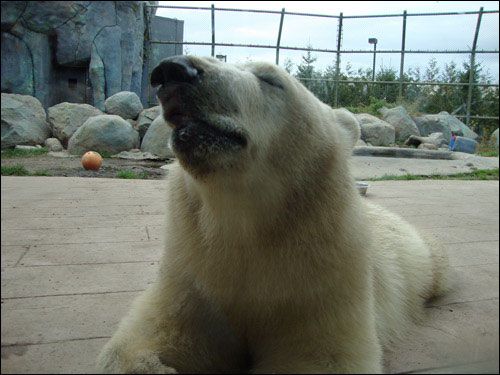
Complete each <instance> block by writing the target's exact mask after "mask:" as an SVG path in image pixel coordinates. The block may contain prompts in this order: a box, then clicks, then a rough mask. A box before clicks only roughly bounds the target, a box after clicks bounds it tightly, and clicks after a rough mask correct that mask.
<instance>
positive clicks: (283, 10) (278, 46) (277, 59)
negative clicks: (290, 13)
mask: <svg viewBox="0 0 500 375" xmlns="http://www.w3.org/2000/svg"><path fill="white" fill-rule="evenodd" d="M283 18H285V8H282V9H281V20H280V28H279V31H278V42H277V43H276V65H279V64H280V42H281V30H282V29H283Z"/></svg>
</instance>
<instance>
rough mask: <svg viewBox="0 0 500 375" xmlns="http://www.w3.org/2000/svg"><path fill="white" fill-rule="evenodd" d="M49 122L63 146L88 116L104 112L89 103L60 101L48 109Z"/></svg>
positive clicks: (65, 145) (66, 144)
mask: <svg viewBox="0 0 500 375" xmlns="http://www.w3.org/2000/svg"><path fill="white" fill-rule="evenodd" d="M48 112H49V122H50V124H51V126H52V132H53V134H54V136H55V137H56V138H58V139H59V140H60V141H61V143H62V144H63V145H64V147H67V146H68V141H69V139H70V138H71V136H72V135H73V134H74V133H75V131H76V130H77V129H78V128H79V127H80V126H82V125H83V123H84V122H85V121H87V119H88V118H90V117H93V116H99V115H103V114H104V113H103V112H101V111H100V110H98V109H97V108H95V107H92V106H91V105H89V104H77V103H68V102H64V103H60V104H57V105H55V106H53V107H50V108H49V109H48Z"/></svg>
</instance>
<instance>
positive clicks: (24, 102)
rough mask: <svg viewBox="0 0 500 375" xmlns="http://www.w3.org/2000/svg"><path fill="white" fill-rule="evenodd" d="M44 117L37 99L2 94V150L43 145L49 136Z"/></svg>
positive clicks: (44, 114) (27, 96) (43, 111)
mask: <svg viewBox="0 0 500 375" xmlns="http://www.w3.org/2000/svg"><path fill="white" fill-rule="evenodd" d="M46 117H47V115H46V113H45V110H44V109H43V107H42V104H41V103H40V101H39V100H38V99H36V98H34V97H32V96H29V95H18V94H5V93H2V115H1V119H2V149H4V148H10V147H14V146H16V145H37V144H41V143H43V142H44V141H45V139H47V138H49V137H50V134H51V132H50V128H49V125H48V123H47V121H46Z"/></svg>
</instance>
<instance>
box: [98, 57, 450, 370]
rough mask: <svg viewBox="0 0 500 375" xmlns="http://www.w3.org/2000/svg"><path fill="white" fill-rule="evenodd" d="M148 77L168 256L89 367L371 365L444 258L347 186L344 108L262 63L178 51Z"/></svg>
mask: <svg viewBox="0 0 500 375" xmlns="http://www.w3.org/2000/svg"><path fill="white" fill-rule="evenodd" d="M151 83H152V85H153V86H159V85H161V87H160V89H159V91H158V97H159V99H160V102H161V105H162V109H163V116H164V118H165V120H166V121H167V122H168V123H169V125H170V126H171V127H172V128H173V133H172V139H171V145H172V148H173V150H174V152H175V153H176V155H177V158H178V164H177V165H176V166H175V167H174V168H173V169H172V170H171V172H170V173H169V176H168V199H167V216H166V229H165V235H166V241H165V242H166V245H165V252H164V255H163V258H162V262H161V264H160V271H159V275H158V279H157V281H156V283H155V284H153V285H152V286H151V287H150V288H149V289H148V290H147V291H146V292H144V294H143V295H142V296H140V297H139V298H138V299H137V300H136V301H135V303H134V305H133V307H132V309H131V311H130V312H129V314H128V315H127V317H126V318H125V319H124V320H123V321H122V323H121V325H120V327H119V329H118V332H116V334H115V335H114V336H113V337H112V339H111V340H110V341H109V342H108V343H107V344H106V346H105V347H104V349H103V351H102V352H101V354H100V356H99V358H98V368H99V370H100V371H103V372H118V373H120V372H121V373H141V372H143V373H144V372H149V373H173V372H187V373H199V372H201V373H210V372H216V373H227V372H230V373H236V372H246V373H248V372H251V373H274V372H277V373H282V372H284V373H321V372H326V373H335V372H338V373H379V372H382V348H384V347H387V346H388V345H389V344H390V343H391V342H392V341H394V340H395V339H397V338H398V337H400V336H402V335H403V333H404V332H406V331H407V330H408V329H409V328H410V327H411V326H412V324H413V321H414V320H417V319H419V318H420V317H421V315H422V311H423V309H422V305H423V303H424V301H425V299H427V298H429V297H432V296H435V295H439V294H441V293H442V292H443V291H445V290H446V289H447V288H448V285H449V282H448V279H449V278H448V271H447V270H448V267H447V258H446V256H445V254H444V253H443V251H442V249H441V248H440V247H439V246H438V245H437V244H436V243H434V242H433V241H432V240H431V239H428V238H425V237H423V236H422V235H421V234H419V233H418V232H417V231H416V229H414V228H413V227H411V226H410V225H409V224H407V223H405V222H404V221H403V220H402V219H401V218H399V217H398V216H396V215H393V214H391V213H388V212H386V211H385V210H383V209H381V208H379V207H376V206H373V205H371V204H368V203H367V202H366V201H364V200H363V198H361V197H360V196H359V194H358V193H357V190H356V188H355V184H354V181H353V179H352V177H351V174H350V171H349V168H348V159H349V157H350V155H351V152H352V147H353V146H354V144H355V143H356V141H357V139H358V138H359V125H358V123H357V121H356V119H355V117H354V116H353V115H352V114H351V113H350V112H348V111H346V110H332V109H331V108H330V107H328V106H327V105H326V104H323V103H322V102H320V101H319V100H318V99H317V98H316V97H315V96H314V95H313V94H312V93H310V92H309V91H308V90H307V89H306V88H304V86H302V85H301V84H300V83H299V81H297V80H296V79H294V78H293V77H291V76H290V75H289V74H287V73H286V72H285V71H284V70H282V69H280V68H279V67H277V66H275V65H272V64H267V63H248V64H243V65H231V64H226V63H222V62H219V61H218V60H215V59H213V58H204V57H203V58H201V57H191V56H175V57H171V58H168V59H166V60H163V61H162V62H161V63H160V64H159V65H158V66H157V67H156V68H155V69H154V70H153V73H152V76H151ZM165 141H166V140H165Z"/></svg>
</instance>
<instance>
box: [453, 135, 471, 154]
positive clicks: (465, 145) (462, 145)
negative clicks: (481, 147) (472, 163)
mask: <svg viewBox="0 0 500 375" xmlns="http://www.w3.org/2000/svg"><path fill="white" fill-rule="evenodd" d="M476 148H477V142H476V141H475V140H473V139H469V138H465V137H461V136H459V135H455V136H453V138H452V139H451V141H450V151H459V152H467V153H469V154H473V153H475V152H476Z"/></svg>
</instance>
